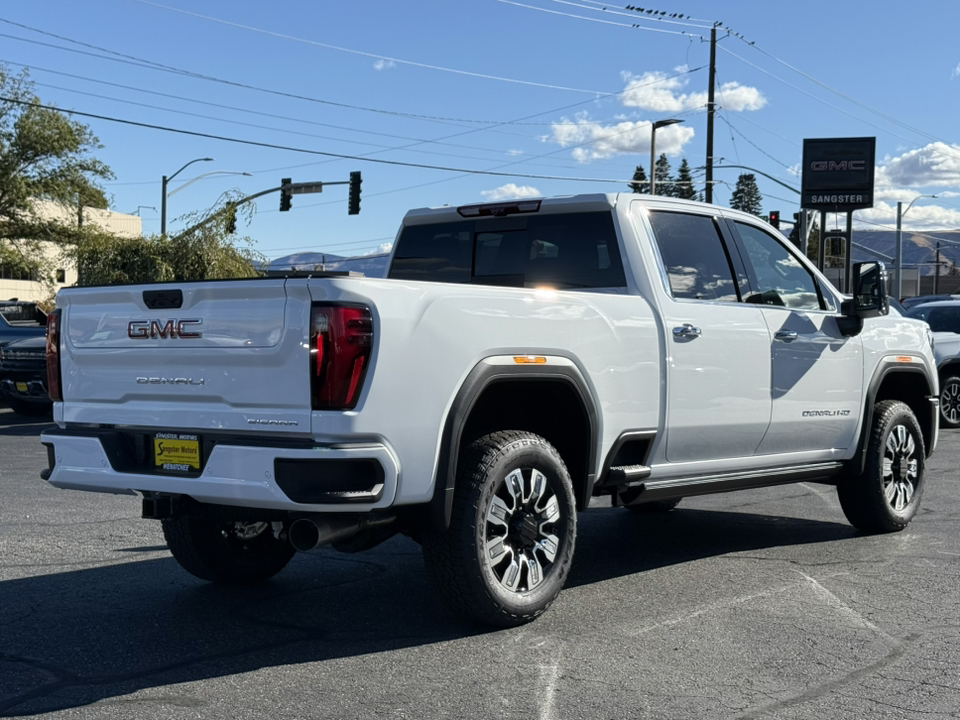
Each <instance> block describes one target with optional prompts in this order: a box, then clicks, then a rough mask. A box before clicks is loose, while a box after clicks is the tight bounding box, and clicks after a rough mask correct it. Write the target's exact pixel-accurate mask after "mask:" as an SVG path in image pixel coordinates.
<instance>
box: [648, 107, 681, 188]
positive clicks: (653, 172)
mask: <svg viewBox="0 0 960 720" xmlns="http://www.w3.org/2000/svg"><path fill="white" fill-rule="evenodd" d="M682 122H683V120H680V119H679V118H668V119H667V120H657V121H656V122H655V123H653V124H652V125H651V126H650V194H651V195H655V194H656V189H657V130H658V129H659V128H662V127H666V126H667V125H674V124H676V123H682Z"/></svg>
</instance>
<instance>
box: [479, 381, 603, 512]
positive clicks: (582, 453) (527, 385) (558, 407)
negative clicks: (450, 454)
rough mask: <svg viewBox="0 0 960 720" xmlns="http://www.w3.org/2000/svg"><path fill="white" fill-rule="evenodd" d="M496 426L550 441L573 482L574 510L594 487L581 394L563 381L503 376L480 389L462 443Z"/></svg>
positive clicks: (589, 434) (590, 441)
mask: <svg viewBox="0 0 960 720" xmlns="http://www.w3.org/2000/svg"><path fill="white" fill-rule="evenodd" d="M497 430H527V431H528V432H532V433H535V434H537V435H540V436H541V437H542V438H544V439H545V440H547V441H548V442H549V443H550V444H551V445H553V446H554V447H555V448H556V449H557V452H559V453H560V457H562V458H563V461H564V463H565V464H566V466H567V470H569V472H570V478H571V480H572V481H573V492H574V496H575V497H576V498H577V508H578V509H580V510H582V509H584V508H583V507H581V506H582V505H585V503H586V500H587V498H589V496H590V492H591V491H592V485H593V479H594V478H593V471H592V468H591V462H590V459H591V452H590V451H591V447H592V444H593V435H592V428H591V423H590V417H589V415H588V413H587V408H586V406H585V405H584V401H583V398H582V397H581V395H580V393H579V392H578V390H577V389H576V387H575V386H574V385H573V384H572V383H571V382H568V381H566V380H563V379H559V378H558V379H552V378H551V379H543V380H534V379H528V378H522V379H512V378H505V379H502V380H497V381H494V382H492V383H490V384H489V385H488V386H487V387H486V388H484V390H483V392H482V393H481V395H480V397H478V398H477V400H476V402H475V403H474V405H473V408H472V409H471V411H470V415H469V417H468V419H467V422H466V424H465V426H464V429H463V434H462V436H461V437H462V438H463V441H464V442H465V443H469V442H472V441H473V440H475V439H476V438H478V437H482V436H483V435H486V434H487V433H491V432H495V431H497Z"/></svg>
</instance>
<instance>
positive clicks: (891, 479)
mask: <svg viewBox="0 0 960 720" xmlns="http://www.w3.org/2000/svg"><path fill="white" fill-rule="evenodd" d="M916 452H917V444H916V442H915V441H914V439H913V434H912V433H911V432H910V430H909V429H908V428H907V427H906V426H904V425H895V426H894V427H893V428H891V430H890V434H889V435H888V436H887V442H886V446H885V448H884V451H883V494H884V496H885V497H886V499H887V504H889V505H890V507H891V508H892V509H893V510H894V511H895V512H902V511H903V510H904V508H906V507H907V505H909V504H910V500H911V499H912V498H913V494H914V492H915V491H916V489H917V483H918V482H919V473H918V462H917V458H916Z"/></svg>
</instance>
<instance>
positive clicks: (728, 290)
mask: <svg viewBox="0 0 960 720" xmlns="http://www.w3.org/2000/svg"><path fill="white" fill-rule="evenodd" d="M649 217H650V225H651V226H652V227H653V234H654V237H655V239H656V243H657V248H658V249H659V250H660V258H661V259H662V260H663V267H664V270H665V271H666V273H667V280H668V281H669V283H670V291H671V292H672V293H673V297H674V298H676V299H678V300H713V301H720V302H737V300H738V299H739V298H738V296H737V283H736V282H735V281H734V273H733V269H732V268H731V265H730V260H729V258H728V257H727V252H726V250H725V248H724V245H723V241H722V240H721V239H720V232H719V231H718V230H717V226H716V224H715V223H714V221H713V218H710V217H707V216H705V215H691V214H688V213H677V212H663V211H657V210H652V211H650V215H649Z"/></svg>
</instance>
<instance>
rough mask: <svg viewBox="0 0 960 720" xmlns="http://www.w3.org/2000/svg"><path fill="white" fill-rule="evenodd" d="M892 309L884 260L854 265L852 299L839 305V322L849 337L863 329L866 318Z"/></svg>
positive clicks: (842, 330) (842, 331)
mask: <svg viewBox="0 0 960 720" xmlns="http://www.w3.org/2000/svg"><path fill="white" fill-rule="evenodd" d="M889 312H890V303H889V301H888V300H887V269H886V267H884V264H883V263H882V262H875V261H870V262H860V263H857V264H855V265H854V266H853V298H852V299H850V300H844V301H843V302H842V303H841V304H840V313H841V315H840V317H838V318H837V325H838V326H839V328H840V332H841V333H843V334H844V335H846V336H848V337H850V336H853V335H859V334H860V331H861V330H863V319H864V318H871V317H878V316H880V315H886V314H887V313H889Z"/></svg>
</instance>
